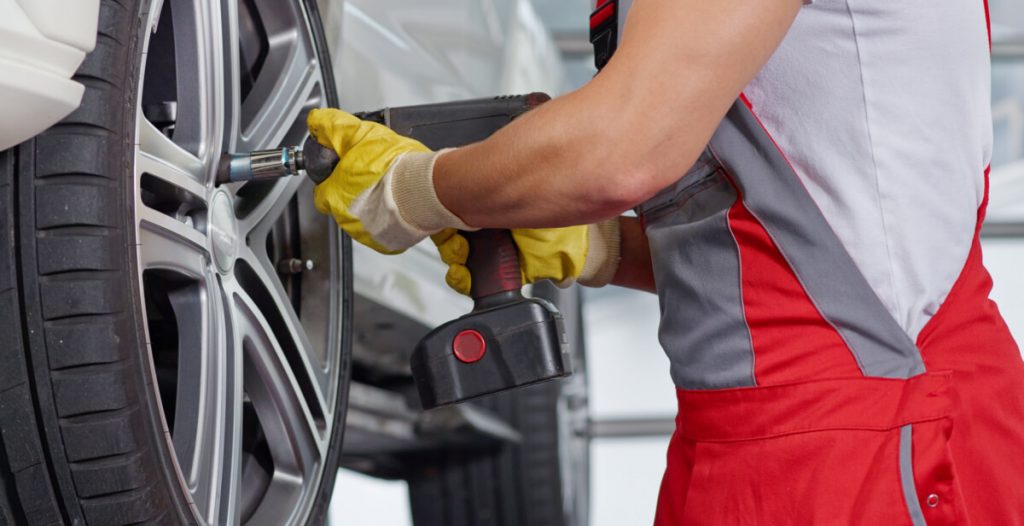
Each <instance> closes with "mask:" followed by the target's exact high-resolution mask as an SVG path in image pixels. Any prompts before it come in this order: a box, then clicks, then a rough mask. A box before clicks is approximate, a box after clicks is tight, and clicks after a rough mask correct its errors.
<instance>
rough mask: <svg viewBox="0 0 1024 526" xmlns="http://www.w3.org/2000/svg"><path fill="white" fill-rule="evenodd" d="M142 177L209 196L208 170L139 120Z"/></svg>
mask: <svg viewBox="0 0 1024 526" xmlns="http://www.w3.org/2000/svg"><path fill="white" fill-rule="evenodd" d="M136 163H137V165H136V170H137V171H138V172H139V173H143V174H150V175H153V176H155V177H157V178H159V179H161V180H162V181H164V182H166V183H169V184H171V185H174V186H175V187H177V188H181V189H183V190H186V191H188V192H189V193H190V194H192V195H195V196H197V197H202V196H204V195H206V188H205V186H204V183H205V181H206V167H205V166H204V165H203V162H202V161H201V160H199V158H198V157H196V156H194V155H192V154H191V153H189V152H187V151H185V150H184V149H183V148H182V147H181V146H178V145H177V144H175V143H174V141H172V140H171V139H170V138H168V137H167V136H166V135H164V134H163V133H160V130H158V129H156V126H153V123H151V122H149V121H148V120H146V119H139V156H138V159H137V161H136Z"/></svg>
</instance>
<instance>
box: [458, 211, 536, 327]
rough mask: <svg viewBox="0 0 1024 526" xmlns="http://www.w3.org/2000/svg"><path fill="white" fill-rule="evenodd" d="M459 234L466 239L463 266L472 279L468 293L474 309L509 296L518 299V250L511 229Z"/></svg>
mask: <svg viewBox="0 0 1024 526" xmlns="http://www.w3.org/2000/svg"><path fill="white" fill-rule="evenodd" d="M461 234H462V235H463V236H465V237H466V240H468V241H469V258H468V259H467V260H466V266H467V267H469V273H470V276H471V279H472V283H471V286H470V289H471V290H470V296H472V297H473V300H474V301H475V302H476V309H475V310H481V309H483V308H486V307H489V306H491V305H490V303H492V302H493V301H494V300H497V301H498V302H499V303H504V301H505V300H504V298H506V297H509V296H510V297H512V298H520V297H521V293H520V291H521V290H522V288H523V278H522V273H521V272H520V271H519V249H518V248H517V247H516V242H515V240H513V239H512V232H511V231H510V230H494V229H485V230H478V231H476V232H461ZM488 298H492V301H488Z"/></svg>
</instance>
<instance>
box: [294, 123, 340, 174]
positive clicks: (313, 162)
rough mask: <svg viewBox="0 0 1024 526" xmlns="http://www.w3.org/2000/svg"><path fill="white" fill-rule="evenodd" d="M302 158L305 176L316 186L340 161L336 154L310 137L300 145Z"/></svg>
mask: <svg viewBox="0 0 1024 526" xmlns="http://www.w3.org/2000/svg"><path fill="white" fill-rule="evenodd" d="M302 156H303V163H304V164H305V168H306V175H308V176H309V178H310V179H312V180H313V182H314V183H316V184H320V183H322V182H324V181H326V180H327V178H328V177H330V176H331V174H332V173H334V167H335V166H338V162H339V161H341V159H340V158H339V157H338V154H337V152H335V151H334V150H333V149H331V148H328V147H326V146H324V145H322V144H320V143H319V142H317V141H316V139H314V138H313V136H312V135H310V136H309V137H307V138H306V142H305V143H303V144H302Z"/></svg>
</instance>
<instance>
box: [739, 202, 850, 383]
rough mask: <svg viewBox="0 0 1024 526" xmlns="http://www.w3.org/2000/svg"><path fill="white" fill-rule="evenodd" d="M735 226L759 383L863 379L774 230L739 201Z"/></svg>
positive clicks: (755, 372) (755, 371)
mask: <svg viewBox="0 0 1024 526" xmlns="http://www.w3.org/2000/svg"><path fill="white" fill-rule="evenodd" d="M737 191H738V190H737ZM729 225H730V228H731V229H732V233H733V237H734V238H735V239H736V244H737V246H738V248H739V254H740V274H741V276H740V278H741V279H740V282H741V287H742V294H743V309H744V313H745V315H746V319H747V326H748V327H749V328H750V340H751V343H752V344H753V348H754V379H755V381H756V382H757V384H758V385H772V384H780V383H785V382H790V381H795V380H810V379H815V378H835V377H843V376H855V375H860V374H861V373H860V369H859V367H858V366H857V362H856V360H855V359H854V357H853V353H851V352H850V350H849V348H848V347H847V346H846V343H845V342H843V339H842V338H841V337H840V336H839V333H838V332H836V330H835V329H834V328H833V327H832V326H831V325H829V324H828V322H826V321H825V319H824V318H823V317H822V316H821V313H819V312H818V309H817V308H816V307H815V306H814V304H813V303H812V302H811V300H810V297H809V296H808V295H807V292H806V291H805V290H804V288H803V285H801V284H800V282H799V280H798V279H797V277H796V274H794V273H793V270H792V269H791V268H790V267H789V264H788V263H786V260H785V259H784V258H783V256H782V254H781V253H780V252H779V249H778V247H777V246H776V245H775V242H774V241H773V240H772V239H771V237H770V236H769V235H768V232H766V231H765V229H764V227H763V226H761V223H760V222H759V221H758V220H757V219H756V218H755V217H754V216H753V215H752V214H751V213H750V211H749V210H747V208H746V207H745V206H744V205H743V204H742V203H741V202H739V201H738V202H737V204H736V205H734V206H733V208H732V210H730V211H729Z"/></svg>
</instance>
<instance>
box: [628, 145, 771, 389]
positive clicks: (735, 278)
mask: <svg viewBox="0 0 1024 526" xmlns="http://www.w3.org/2000/svg"><path fill="white" fill-rule="evenodd" d="M708 159H709V160H710V157H709V158H708ZM736 198H737V195H736V190H735V188H733V186H732V185H731V184H730V183H729V181H728V180H726V178H725V177H724V176H723V175H722V173H721V171H720V170H719V169H718V166H717V164H716V165H709V164H708V163H705V164H704V165H701V164H699V163H698V165H697V166H696V167H695V168H694V169H693V170H691V172H690V173H689V174H687V175H686V176H685V177H683V178H682V179H681V180H680V182H679V183H677V184H676V185H674V186H673V187H671V188H669V189H667V190H666V191H663V192H662V193H661V194H659V195H658V196H656V197H655V198H654V199H653V200H651V201H650V202H648V203H647V204H646V205H645V206H642V207H641V208H640V212H641V213H642V214H643V215H644V220H645V221H646V225H647V237H648V240H649V241H650V245H651V254H652V256H653V260H654V276H655V280H656V282H657V286H658V296H659V300H660V302H661V317H662V318H661V326H660V329H659V332H658V337H659V339H660V341H661V345H662V347H663V348H664V349H665V352H666V353H667V354H668V356H669V359H670V360H671V364H672V365H671V373H672V379H673V381H674V382H675V384H676V386H677V387H679V388H682V389H718V388H725V387H749V386H753V385H754V353H753V348H752V345H751V342H750V333H749V332H748V329H747V325H746V320H745V319H744V314H743V301H742V298H741V292H740V262H739V251H738V249H737V248H736V243H735V241H734V239H733V236H732V234H731V232H730V231H729V223H728V213H729V208H730V207H731V206H732V205H733V204H734V203H735V202H736Z"/></svg>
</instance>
